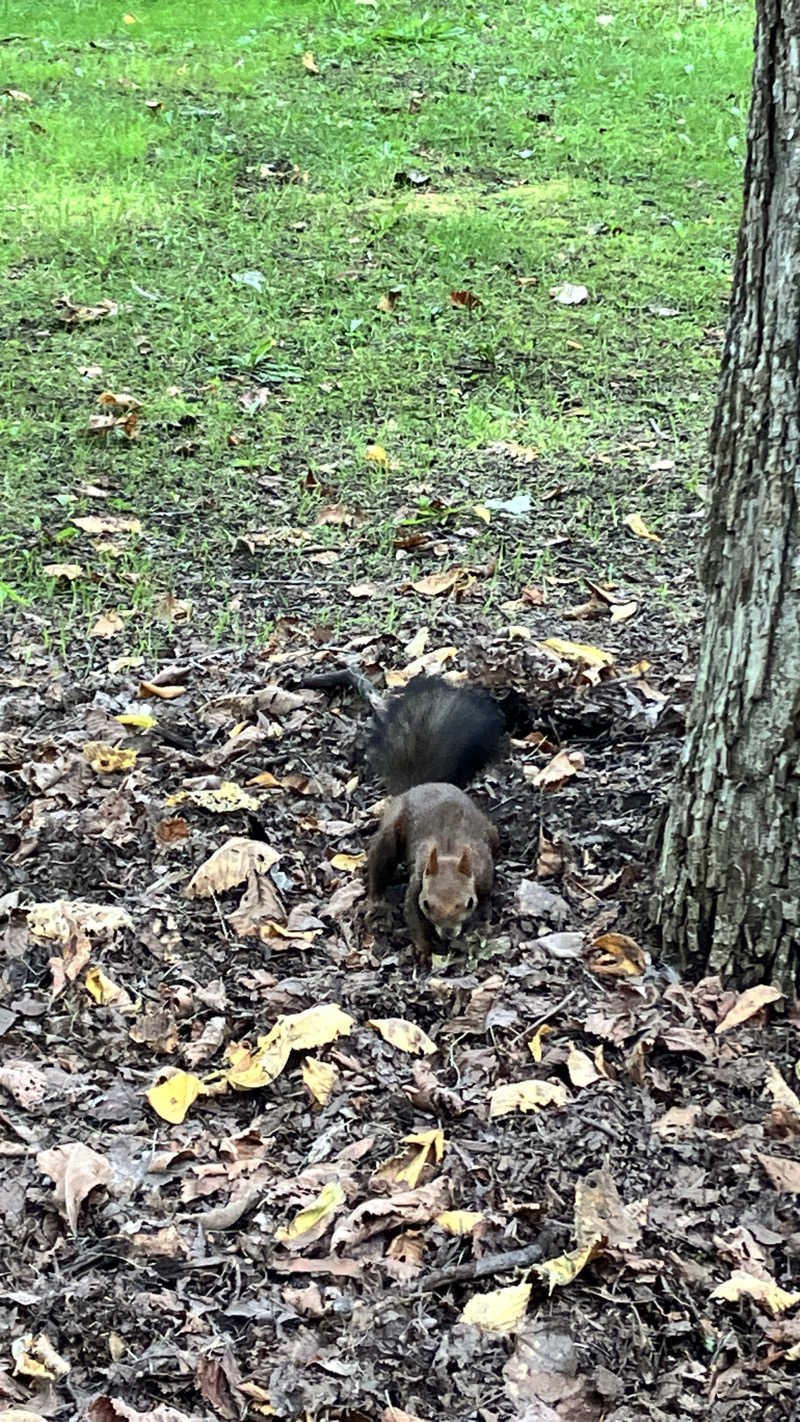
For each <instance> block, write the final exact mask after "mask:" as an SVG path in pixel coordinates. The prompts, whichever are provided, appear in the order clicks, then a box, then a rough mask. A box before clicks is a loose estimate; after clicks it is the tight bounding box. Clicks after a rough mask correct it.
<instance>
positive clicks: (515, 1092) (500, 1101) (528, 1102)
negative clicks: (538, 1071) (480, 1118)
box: [489, 1080, 570, 1119]
mask: <svg viewBox="0 0 800 1422" xmlns="http://www.w3.org/2000/svg"><path fill="white" fill-rule="evenodd" d="M569 1099H570V1095H569V1092H568V1091H567V1088H566V1086H564V1085H563V1083H562V1082H560V1081H537V1080H530V1081H511V1082H507V1083H506V1085H504V1086H497V1087H495V1089H494V1091H493V1092H492V1094H491V1096H490V1098H489V1115H490V1117H491V1118H492V1119H494V1118H495V1117H496V1116H507V1115H508V1113H509V1112H510V1111H541V1110H542V1107H544V1106H566V1104H567V1102H568V1101H569Z"/></svg>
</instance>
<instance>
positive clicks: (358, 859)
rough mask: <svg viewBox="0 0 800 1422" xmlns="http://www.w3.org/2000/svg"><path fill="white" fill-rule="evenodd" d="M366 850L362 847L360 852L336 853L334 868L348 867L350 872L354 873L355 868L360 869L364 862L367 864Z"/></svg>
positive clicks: (332, 862)
mask: <svg viewBox="0 0 800 1422" xmlns="http://www.w3.org/2000/svg"><path fill="white" fill-rule="evenodd" d="M366 862H367V855H366V851H365V850H363V849H362V851H361V853H360V854H334V856H333V859H332V860H331V864H332V865H333V867H334V869H346V870H347V872H348V874H352V873H353V871H354V870H355V869H360V868H361V865H362V864H366Z"/></svg>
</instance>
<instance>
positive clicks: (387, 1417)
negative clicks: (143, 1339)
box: [0, 0, 427, 1422]
mask: <svg viewBox="0 0 800 1422" xmlns="http://www.w3.org/2000/svg"><path fill="white" fill-rule="evenodd" d="M355 3H356V5H368V4H376V3H377V0H355ZM0 1422H2V1418H1V1417H0ZM381 1422H427V1419H426V1418H424V1417H418V1416H417V1413H416V1412H404V1411H403V1409H402V1407H393V1406H392V1404H391V1403H387V1405H386V1407H384V1409H383V1412H382V1413H381Z"/></svg>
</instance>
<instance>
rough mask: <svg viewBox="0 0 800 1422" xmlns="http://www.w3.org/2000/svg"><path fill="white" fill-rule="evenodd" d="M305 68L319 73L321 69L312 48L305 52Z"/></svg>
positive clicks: (312, 72)
mask: <svg viewBox="0 0 800 1422" xmlns="http://www.w3.org/2000/svg"><path fill="white" fill-rule="evenodd" d="M303 68H304V69H305V70H307V72H308V73H309V74H319V69H318V68H317V61H316V59H315V58H314V56H313V54H312V53H311V50H310V49H307V50H306V52H305V54H304V55H303Z"/></svg>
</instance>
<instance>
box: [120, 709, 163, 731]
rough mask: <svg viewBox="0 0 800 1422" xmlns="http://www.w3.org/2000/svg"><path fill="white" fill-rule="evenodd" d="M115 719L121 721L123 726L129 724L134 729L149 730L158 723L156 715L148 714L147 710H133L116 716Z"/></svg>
mask: <svg viewBox="0 0 800 1422" xmlns="http://www.w3.org/2000/svg"><path fill="white" fill-rule="evenodd" d="M114 720H115V721H119V724H120V725H121V726H128V727H130V729H131V730H133V731H149V730H151V729H152V728H153V726H157V725H158V721H157V720H156V718H155V716H148V715H147V712H146V711H142V712H137V711H131V712H128V713H126V714H125V715H124V716H115V717H114Z"/></svg>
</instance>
